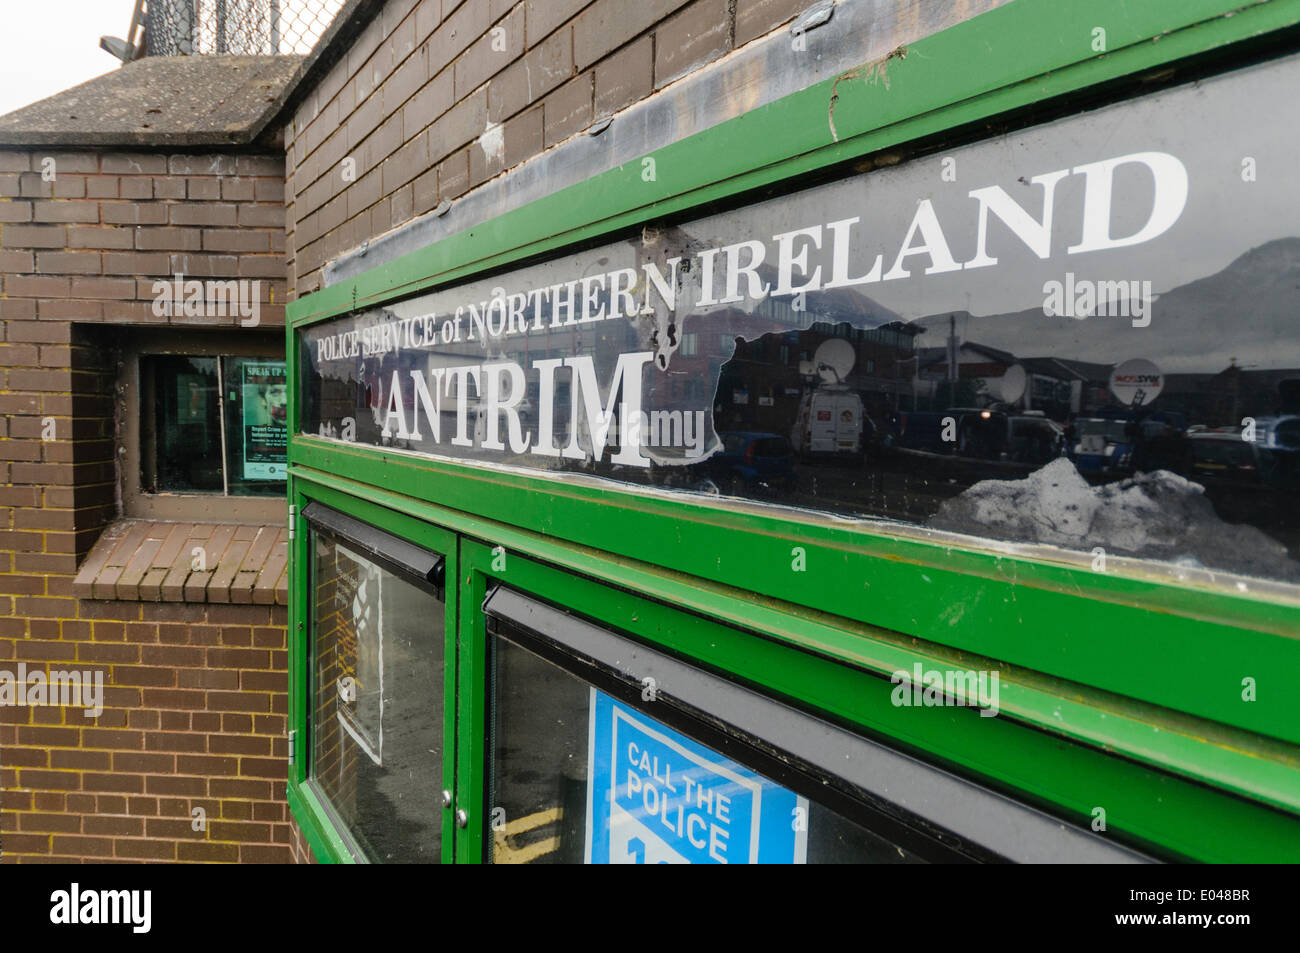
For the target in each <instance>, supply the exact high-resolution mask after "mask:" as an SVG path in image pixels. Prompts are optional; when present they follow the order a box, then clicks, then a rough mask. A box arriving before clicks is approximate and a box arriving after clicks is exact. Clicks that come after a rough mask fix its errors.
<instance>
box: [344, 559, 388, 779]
mask: <svg viewBox="0 0 1300 953" xmlns="http://www.w3.org/2000/svg"><path fill="white" fill-rule="evenodd" d="M335 552H336V559H337V563H336V568H337V576H336V582H335V586H336V588H335V591H334V603H335V609H336V610H337V611H338V616H339V622H340V630H341V631H340V638H339V640H338V659H337V662H338V673H339V675H338V684H337V691H338V709H337V710H338V718H339V723H340V724H341V725H342V727H343V729H344V730H345V731H346V732H347V733H348V734H349V735H351V736H352V738H353V740H355V741H356V742H357V744H358V745H360V746H361V748H362V750H364V751H365V753H366V754H367V755H368V756H369V757H370V760H371V761H373V762H374V763H375V764H377V765H382V764H383V759H384V610H383V583H384V574H383V570H381V569H380V568H379V567H378V566H377V565H375V564H374V563H372V562H371V561H370V560H368V559H365V558H363V557H362V556H359V555H357V554H356V553H354V552H352V551H351V550H349V549H346V548H344V547H343V546H337V547H336V549H335Z"/></svg>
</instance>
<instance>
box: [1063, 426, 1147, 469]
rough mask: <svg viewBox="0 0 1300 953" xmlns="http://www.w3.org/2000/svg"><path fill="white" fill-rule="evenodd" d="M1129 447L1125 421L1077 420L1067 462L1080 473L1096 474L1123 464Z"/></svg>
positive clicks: (1126, 458)
mask: <svg viewBox="0 0 1300 953" xmlns="http://www.w3.org/2000/svg"><path fill="white" fill-rule="evenodd" d="M1132 449H1133V447H1132V442H1131V440H1130V438H1129V435H1128V422H1127V421H1125V420H1113V419H1108V418H1104V417H1077V418H1075V421H1074V445H1073V446H1072V447H1071V448H1070V459H1072V460H1073V461H1074V465H1075V466H1076V467H1077V468H1078V469H1079V472H1080V473H1089V472H1092V473H1100V472H1105V471H1107V470H1115V469H1119V468H1121V467H1122V466H1125V465H1127V463H1128V457H1129V454H1130V453H1131V451H1132Z"/></svg>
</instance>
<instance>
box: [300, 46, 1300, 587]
mask: <svg viewBox="0 0 1300 953" xmlns="http://www.w3.org/2000/svg"><path fill="white" fill-rule="evenodd" d="M1297 84H1300V59H1297V58H1295V57H1292V58H1290V59H1287V60H1281V61H1275V62H1272V63H1268V64H1264V65H1261V66H1259V67H1254V68H1250V69H1244V70H1240V71H1237V72H1235V73H1230V74H1225V75H1224V76H1220V77H1215V78H1212V79H1207V80H1204V81H1202V82H1200V83H1198V84H1196V85H1195V86H1185V87H1177V88H1172V89H1168V90H1163V91H1160V92H1157V93H1153V94H1150V95H1148V96H1143V97H1139V98H1136V99H1132V100H1127V101H1125V102H1122V103H1117V104H1114V105H1112V106H1108V107H1105V108H1102V109H1098V110H1095V111H1092V112H1088V113H1085V114H1081V115H1076V116H1071V117H1067V118H1063V119H1060V120H1057V121H1055V122H1052V123H1049V124H1046V125H1041V126H1037V127H1033V128H1030V129H1025V130H1021V131H1018V132H1015V133H1011V134H1008V135H1004V136H1002V137H999V138H993V139H989V140H985V141H982V142H978V143H975V144H972V145H967V146H963V147H961V148H955V149H952V150H951V152H950V153H949V154H947V155H944V156H922V157H919V158H914V159H911V160H909V161H907V162H902V163H899V164H890V163H884V162H882V163H879V164H878V167H876V168H873V169H870V170H869V171H866V172H857V173H853V174H850V175H848V176H846V177H843V178H840V179H836V180H834V181H820V182H814V183H809V184H807V185H806V186H805V187H802V188H800V187H799V183H795V184H794V185H793V186H792V187H791V188H792V190H791V191H790V192H789V193H788V194H785V195H780V196H777V197H773V198H765V199H763V200H762V201H757V202H754V203H753V204H750V205H746V206H743V207H739V208H734V209H731V210H728V211H722V212H718V213H716V214H710V215H708V216H703V217H699V218H696V219H693V220H686V221H673V222H659V223H656V224H654V225H652V226H645V227H642V228H639V229H637V230H636V231H635V232H633V233H630V234H624V235H623V236H621V237H620V238H618V239H616V240H610V241H609V242H607V243H605V244H602V245H599V246H596V247H592V248H585V249H580V250H577V251H573V252H570V253H565V254H558V255H556V256H554V257H552V258H550V259H549V260H544V261H539V262H534V263H530V264H528V265H525V266H522V267H519V268H516V269H513V270H509V271H505V272H502V273H499V274H495V275H491V276H489V277H485V278H479V279H475V280H473V281H469V282H463V283H460V284H454V285H448V286H446V287H443V288H438V289H436V290H434V291H432V292H429V293H426V294H422V295H419V296H416V297H412V298H408V299H406V300H403V301H396V302H393V303H391V304H387V305H384V306H382V307H377V308H372V309H369V310H365V311H360V312H357V313H354V314H351V315H348V316H346V317H342V318H337V319H332V320H327V321H323V322H320V323H317V324H313V325H309V326H306V327H304V328H303V329H302V330H301V331H300V332H299V334H298V348H299V352H298V360H299V362H300V365H301V366H302V368H303V371H304V372H303V373H301V374H299V375H298V380H299V387H300V393H299V398H300V399H299V401H298V408H299V419H298V421H297V422H296V430H297V432H298V433H300V434H302V435H305V436H307V437H310V438H312V439H315V440H319V439H324V440H327V441H332V442H344V443H349V444H353V445H362V446H369V447H378V448H383V449H384V450H385V452H386V453H389V454H410V455H413V456H416V457H423V458H437V459H443V460H458V461H462V462H467V463H472V464H475V465H481V466H492V467H502V466H504V467H510V468H515V469H522V470H528V471H532V472H537V471H539V470H540V471H547V472H548V473H550V474H552V475H557V476H559V475H567V474H571V473H572V474H583V475H585V476H588V477H597V478H603V479H606V480H615V481H619V482H622V483H625V484H627V483H632V484H650V485H655V486H661V487H668V488H673V489H686V490H696V491H704V492H722V493H727V494H730V495H737V496H750V497H765V496H767V497H770V496H774V495H775V494H777V493H784V494H785V495H784V496H783V497H782V499H783V500H785V501H786V502H790V503H793V504H794V505H803V506H807V507H809V508H816V509H825V510H830V511H833V512H837V513H845V514H848V515H853V516H862V515H866V516H883V517H887V518H894V519H902V520H906V521H908V522H918V521H929V522H931V523H933V521H934V520H936V519H939V517H940V514H939V510H940V508H941V507H942V506H944V505H945V504H946V501H947V499H948V498H949V497H950V496H951V495H952V492H953V491H956V492H961V491H962V490H963V489H964V488H963V486H962V485H961V484H963V483H964V484H966V486H967V487H970V488H973V487H974V486H975V485H976V484H978V483H980V482H981V481H990V480H992V481H1010V480H1016V479H1026V478H1028V477H1029V476H1030V474H1031V473H1033V472H1036V471H1037V470H1039V469H1041V468H1042V467H1044V466H1046V465H1048V464H1050V463H1051V462H1052V461H1053V460H1054V459H1055V458H1056V457H1060V456H1065V457H1068V458H1069V460H1070V462H1071V463H1072V464H1073V465H1074V466H1076V467H1078V468H1079V469H1080V472H1083V471H1085V470H1089V469H1090V468H1091V470H1093V471H1095V473H1094V476H1093V477H1092V479H1093V480H1095V481H1097V480H1099V481H1102V482H1110V481H1114V480H1122V479H1126V478H1129V477H1133V476H1135V475H1136V473H1135V471H1134V468H1135V467H1139V466H1140V467H1142V468H1145V469H1151V470H1154V469H1160V468H1163V469H1170V470H1172V472H1174V473H1175V474H1176V475H1178V476H1180V477H1182V478H1184V479H1188V480H1191V481H1193V482H1197V481H1198V475H1197V472H1196V469H1195V466H1194V464H1195V462H1196V461H1197V460H1198V459H1199V457H1198V454H1199V455H1200V456H1204V455H1205V454H1206V453H1210V452H1211V451H1212V450H1213V449H1214V445H1213V444H1212V441H1211V439H1210V438H1209V437H1196V436H1195V435H1196V434H1206V433H1209V434H1215V433H1220V434H1221V433H1224V432H1226V431H1225V430H1224V428H1231V427H1233V426H1237V427H1240V425H1241V420H1242V419H1243V418H1245V417H1248V416H1249V417H1252V418H1260V417H1261V416H1268V415H1278V414H1281V415H1283V416H1286V415H1294V414H1300V403H1297V401H1296V398H1295V396H1294V395H1295V394H1296V393H1300V354H1298V353H1297V350H1296V348H1295V346H1294V340H1295V338H1294V315H1295V313H1296V309H1297V308H1298V307H1300V294H1298V293H1297V291H1296V289H1297V288H1300V267H1298V266H1297V265H1296V262H1297V261H1300V257H1298V256H1300V229H1298V228H1297V226H1296V224H1295V223H1296V222H1298V221H1300V180H1297V179H1296V178H1295V177H1293V176H1289V175H1283V174H1281V172H1280V171H1279V172H1278V174H1276V175H1273V174H1272V173H1271V172H1270V173H1269V175H1268V177H1267V181H1266V180H1265V170H1282V169H1286V168H1289V167H1290V164H1291V162H1292V152H1293V143H1292V142H1291V139H1290V138H1289V137H1290V136H1291V133H1290V132H1289V130H1288V129H1287V127H1285V125H1279V124H1278V123H1276V122H1274V121H1273V117H1272V116H1271V114H1269V113H1267V111H1266V110H1265V107H1264V105H1263V104H1266V103H1268V102H1270V101H1276V100H1277V98H1278V96H1280V95H1286V90H1289V89H1293V88H1295V87H1296V85H1297ZM1192 120H1194V121H1192ZM1247 150H1248V158H1249V160H1250V161H1249V163H1246V164H1243V155H1245V154H1247ZM948 160H951V161H948ZM1229 325H1230V328H1229ZM1239 373H1240V374H1241V375H1242V376H1240V377H1239ZM1017 374H1019V375H1024V376H1025V380H1026V382H1027V383H1028V384H1029V386H1020V387H1012V386H1009V383H1010V382H1011V381H1012V380H1013V379H1015V378H1016V375H1017ZM972 410H974V411H977V412H980V413H982V412H985V411H987V412H988V413H987V415H986V416H985V417H984V418H980V419H982V420H986V421H987V423H985V424H976V423H972V421H973V420H974V419H975V418H973V417H971V416H970V412H971V411H972ZM1154 414H1158V415H1160V419H1161V420H1163V421H1164V422H1165V424H1166V426H1167V427H1168V428H1171V431H1170V432H1169V433H1164V434H1163V435H1162V440H1163V441H1164V445H1162V446H1161V447H1155V448H1152V447H1135V448H1133V449H1132V452H1127V451H1126V452H1125V453H1121V454H1119V456H1116V457H1115V458H1114V461H1112V462H1110V463H1106V464H1105V465H1104V466H1103V465H1100V464H1097V465H1095V466H1094V464H1096V461H1090V459H1089V458H1088V455H1087V454H1084V453H1081V452H1080V451H1079V450H1078V449H1077V448H1078V447H1080V446H1082V445H1087V444H1089V441H1091V440H1093V439H1094V438H1095V437H1096V436H1097V434H1094V433H1093V431H1098V430H1105V429H1106V426H1107V425H1106V424H1105V421H1121V423H1120V424H1119V425H1118V427H1119V429H1120V430H1121V431H1122V430H1123V429H1124V426H1125V424H1126V423H1133V424H1138V423H1140V422H1141V420H1142V419H1144V418H1145V417H1146V416H1150V415H1154ZM945 419H948V420H951V421H952V422H953V423H952V426H951V427H950V428H948V429H947V430H946V429H945V427H944V425H943V424H942V421H943V420H945ZM1128 429H1129V430H1131V431H1132V432H1133V433H1140V434H1146V433H1153V432H1154V428H1143V427H1140V426H1137V427H1131V428H1128ZM945 433H949V436H947V437H945V436H943V435H944V434H945ZM1070 433H1075V434H1077V435H1078V439H1067V436H1066V435H1067V434H1070ZM1157 451H1158V452H1157ZM940 457H942V458H944V459H947V460H949V461H950V460H951V458H952V457H961V458H962V460H961V463H960V466H958V467H956V468H952V467H951V466H948V469H947V470H945V479H946V483H944V484H943V486H944V487H946V489H944V488H943V487H940V486H939V482H943V481H939V482H936V481H935V480H934V476H935V468H936V466H939V465H940V461H939V459H938V458H940ZM1120 460H1125V461H1128V462H1127V463H1125V465H1124V466H1119V465H1118V461H1120ZM1264 462H1265V463H1268V464H1269V465H1270V469H1268V472H1269V473H1271V474H1281V475H1283V476H1285V475H1286V474H1290V473H1295V472H1300V464H1296V463H1294V462H1293V461H1290V460H1289V459H1281V460H1266V461H1264ZM813 463H815V464H816V469H815V470H813V469H811V468H810V466H809V465H810V464H813ZM1274 464H1276V465H1274ZM945 466H947V465H945ZM867 471H869V472H870V479H867V478H865V477H864V474H865V473H866V472H867ZM1229 489H1231V488H1229ZM1291 499H1294V497H1281V496H1276V497H1268V498H1267V500H1265V499H1264V498H1260V501H1261V502H1260V505H1263V504H1264V503H1266V502H1267V503H1269V505H1274V504H1273V503H1272V502H1270V501H1274V500H1276V501H1283V502H1285V501H1286V500H1291ZM1276 505H1277V506H1279V507H1280V506H1282V502H1278V503H1277V504H1276ZM975 511H978V513H981V514H985V516H981V517H980V519H981V520H983V521H984V522H985V523H989V522H991V521H992V520H991V518H987V513H988V512H989V511H988V508H987V507H985V508H983V509H979V508H978V507H976V508H974V509H973V510H972V512H975ZM999 512H1001V511H999ZM999 518H1001V517H999ZM1008 519H1010V518H1009V517H1008V518H1007V519H1003V523H1007V522H1008ZM1289 520H1290V517H1289V516H1288V515H1287V514H1277V513H1271V512H1261V513H1260V514H1259V515H1258V517H1252V519H1251V522H1252V524H1253V525H1256V526H1258V527H1259V528H1260V529H1261V530H1262V531H1264V532H1269V531H1270V528H1272V527H1276V526H1278V525H1283V524H1287V523H1288V522H1289ZM1011 522H1014V520H1011ZM969 524H970V520H967V521H966V522H965V523H963V524H962V527H963V528H962V531H963V532H980V533H983V534H986V535H995V536H999V534H1000V538H1016V539H1019V538H1021V537H1023V536H1024V535H1025V532H1024V531H1022V530H1020V529H1015V528H1014V527H1012V528H1009V529H1007V528H998V527H997V526H988V527H987V528H986V527H984V526H972V525H969ZM1008 525H1009V524H1008ZM1189 533H1190V530H1189ZM1034 538H1035V539H1036V538H1037V537H1034ZM1126 538H1130V539H1138V538H1139V537H1138V536H1134V535H1133V534H1129V536H1128V537H1126ZM1141 539H1147V537H1141ZM1030 541H1033V540H1032V539H1031V540H1030ZM1041 541H1047V542H1053V540H1046V539H1044V540H1041ZM1115 545H1118V542H1116V543H1115ZM1189 545H1190V544H1189ZM1179 546H1182V542H1181V541H1180V542H1179ZM1166 548H1168V547H1166ZM1182 548H1183V549H1187V547H1186V546H1182ZM1107 549H1108V550H1109V549H1110V547H1109V546H1108V547H1107ZM1156 549H1159V547H1156ZM1192 549H1195V547H1192ZM1252 550H1257V551H1260V552H1263V550H1262V549H1261V548H1260V546H1259V545H1255V544H1250V545H1247V544H1246V542H1243V544H1242V546H1240V547H1238V550H1237V551H1239V552H1240V553H1243V554H1244V553H1248V552H1250V551H1252ZM1188 551H1189V552H1190V551H1192V550H1188ZM1195 551H1196V553H1197V554H1198V555H1197V556H1196V558H1197V559H1199V560H1200V561H1201V562H1202V563H1204V564H1206V565H1210V564H1211V563H1210V562H1207V561H1206V559H1207V556H1206V555H1200V554H1199V553H1200V550H1195ZM1128 552H1129V554H1130V555H1146V551H1145V550H1144V549H1143V548H1141V547H1130V549H1129V550H1128ZM1158 555H1160V556H1161V558H1164V555H1167V554H1165V553H1164V552H1163V550H1161V551H1160V552H1159V553H1158ZM1208 558H1210V559H1211V561H1212V560H1213V559H1214V555H1213V553H1210V554H1208ZM1262 559H1263V562H1262V565H1256V564H1255V563H1250V567H1249V568H1250V570H1251V571H1252V572H1254V573H1257V574H1258V573H1261V572H1262V573H1263V574H1265V575H1275V574H1276V572H1277V571H1276V570H1275V569H1274V568H1273V567H1274V566H1276V564H1277V562H1278V561H1277V559H1275V558H1274V557H1272V556H1271V555H1270V556H1267V557H1262ZM1243 560H1246V557H1245V556H1242V557H1241V558H1238V557H1235V556H1234V557H1233V558H1232V560H1231V566H1225V568H1232V567H1235V566H1239V565H1242V564H1243ZM1246 562H1249V560H1246ZM1219 563H1220V565H1224V561H1223V560H1222V559H1220V560H1219Z"/></svg>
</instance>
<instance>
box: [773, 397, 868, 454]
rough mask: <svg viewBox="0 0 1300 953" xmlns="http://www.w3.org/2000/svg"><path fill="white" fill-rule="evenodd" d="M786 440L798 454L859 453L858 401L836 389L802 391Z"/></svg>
mask: <svg viewBox="0 0 1300 953" xmlns="http://www.w3.org/2000/svg"><path fill="white" fill-rule="evenodd" d="M790 440H791V442H792V443H793V444H794V446H795V449H796V450H797V451H798V452H800V453H836V454H849V455H857V454H859V453H861V452H862V398H861V397H859V396H858V395H857V394H855V393H854V392H853V391H851V390H841V389H839V388H836V387H818V388H815V389H814V390H810V391H806V392H805V393H804V395H803V399H802V400H801V401H800V402H799V416H798V417H796V418H795V425H794V432H793V433H792V434H791V435H790Z"/></svg>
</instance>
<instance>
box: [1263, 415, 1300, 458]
mask: <svg viewBox="0 0 1300 953" xmlns="http://www.w3.org/2000/svg"><path fill="white" fill-rule="evenodd" d="M1255 443H1256V444H1258V445H1259V446H1260V447H1262V448H1263V449H1265V450H1282V451H1300V414H1279V415H1276V416H1267V417H1256V418H1255Z"/></svg>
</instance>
